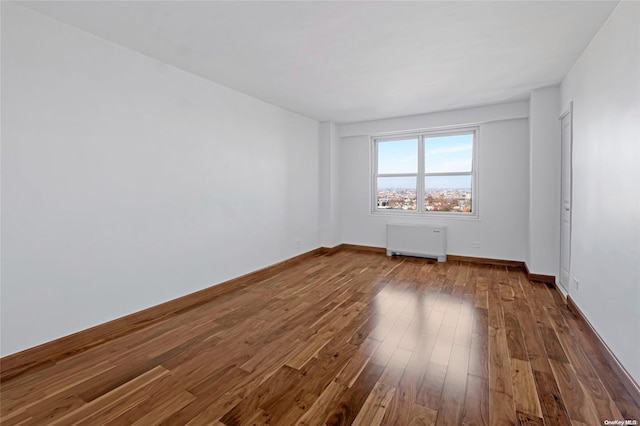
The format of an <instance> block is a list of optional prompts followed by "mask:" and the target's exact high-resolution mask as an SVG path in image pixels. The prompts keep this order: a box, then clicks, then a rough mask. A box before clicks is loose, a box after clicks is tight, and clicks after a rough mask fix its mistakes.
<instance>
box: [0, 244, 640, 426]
mask: <svg viewBox="0 0 640 426" xmlns="http://www.w3.org/2000/svg"><path fill="white" fill-rule="evenodd" d="M1 402H2V405H1V412H0V415H1V417H0V422H1V423H2V424H3V425H17V424H60V425H70V424H88V425H131V424H136V425H138V424H141V425H150V424H166V425H184V424H189V425H229V426H230V425H244V424H256V425H259V424H282V425H295V424H300V425H323V424H329V425H348V424H354V425H412V426H414V425H431V424H437V425H460V424H465V425H485V424H487V425H488V424H492V425H497V424H531V425H542V424H547V425H568V424H574V425H582V424H588V425H602V424H603V422H604V420H623V419H636V420H640V408H639V407H638V404H637V402H636V401H635V400H634V395H631V394H630V393H629V392H628V391H627V390H626V388H625V387H624V386H623V385H622V383H621V382H620V381H619V379H618V378H617V376H616V375H615V374H614V372H613V370H612V369H611V368H610V367H609V366H608V365H607V363H606V361H605V358H604V356H603V354H602V353H600V352H599V349H598V346H597V345H596V344H595V342H593V340H591V339H590V338H589V336H588V335H587V333H585V332H584V330H582V329H581V327H580V325H579V324H578V322H577V320H576V318H575V317H574V316H573V314H572V313H571V312H570V311H569V310H568V309H567V308H566V306H565V305H564V303H563V301H562V299H561V298H560V297H558V295H557V294H556V293H555V290H554V289H552V288H551V287H549V286H547V285H546V284H543V283H537V282H529V281H528V280H527V278H526V276H525V274H524V273H523V272H522V271H521V270H519V269H517V268H510V267H507V266H487V265H479V264H472V263H468V262H464V261H449V262H447V263H431V262H428V261H426V260H424V259H413V258H388V257H386V256H384V255H380V254H377V253H363V252H358V251H351V250H344V251H340V252H338V253H335V254H332V255H318V256H315V257H313V258H310V259H308V260H305V261H304V262H302V263H300V264H297V265H294V266H292V267H291V268H290V269H287V270H286V271H284V272H281V273H279V274H278V275H276V276H273V277H271V278H268V279H264V280H262V281H257V282H256V283H255V284H253V285H250V286H247V287H243V288H240V289H238V290H237V291H235V292H233V293H230V294H225V295H222V296H220V297H218V298H216V299H214V300H212V301H210V302H207V303H205V304H202V305H199V306H197V307H194V308H193V309H189V310H185V311H183V312H180V313H178V314H175V315H172V316H171V317H168V318H167V319H165V320H163V321H161V322H157V323H154V324H152V325H150V326H148V327H146V328H144V329H141V330H136V331H134V332H132V333H130V334H128V335H126V336H123V337H120V338H118V339H115V340H112V341H109V342H107V343H104V344H102V345H100V346H96V347H94V348H92V349H90V350H87V351H85V352H82V353H79V354H76V355H74V356H72V357H69V358H66V359H64V360H61V361H59V362H56V363H52V364H51V365H47V366H44V367H41V368H38V369H35V370H33V371H28V372H26V373H24V374H22V375H20V376H17V377H15V378H13V379H10V380H7V381H5V382H3V383H2V389H1Z"/></svg>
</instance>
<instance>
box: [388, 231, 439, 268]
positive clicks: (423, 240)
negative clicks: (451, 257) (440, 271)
mask: <svg viewBox="0 0 640 426" xmlns="http://www.w3.org/2000/svg"><path fill="white" fill-rule="evenodd" d="M398 254H402V255H406V256H417V257H428V258H435V259H438V262H446V261H447V227H446V226H441V225H406V224H388V225H387V256H393V255H398Z"/></svg>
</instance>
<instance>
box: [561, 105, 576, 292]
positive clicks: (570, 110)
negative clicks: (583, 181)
mask: <svg viewBox="0 0 640 426" xmlns="http://www.w3.org/2000/svg"><path fill="white" fill-rule="evenodd" d="M567 116H568V117H569V127H570V128H569V158H568V159H566V160H565V159H564V158H563V155H562V150H563V146H562V144H563V138H564V131H563V127H562V121H563V120H564V119H565V117H567ZM558 120H559V121H560V241H559V248H560V251H559V253H558V254H559V259H558V264H559V270H558V284H559V286H560V287H561V288H562V289H563V290H564V291H566V292H567V294H570V293H571V237H572V235H573V101H570V102H569V106H568V107H567V108H566V109H565V110H564V111H563V112H562V113H561V114H560V116H559V117H558ZM565 161H568V164H565ZM565 167H568V168H569V181H570V182H569V192H570V194H569V205H570V211H569V241H568V244H569V259H568V262H569V265H567V267H568V271H569V275H568V277H567V280H568V281H569V282H567V283H563V282H562V280H561V278H562V209H563V200H562V179H563V175H564V169H565ZM565 285H566V288H565Z"/></svg>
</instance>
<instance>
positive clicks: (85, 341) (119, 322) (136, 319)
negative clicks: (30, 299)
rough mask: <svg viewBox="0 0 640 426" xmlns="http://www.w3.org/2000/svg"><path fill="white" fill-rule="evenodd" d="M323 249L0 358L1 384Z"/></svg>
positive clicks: (292, 263)
mask: <svg viewBox="0 0 640 426" xmlns="http://www.w3.org/2000/svg"><path fill="white" fill-rule="evenodd" d="M323 253H325V250H324V249H323V248H317V249H315V250H311V251H309V252H306V253H302V254H300V255H298V256H294V257H292V258H290V259H286V260H283V261H282V262H278V263H275V264H273V265H271V266H267V267H265V268H262V269H259V270H257V271H254V272H250V273H248V274H245V275H242V276H240V277H237V278H233V279H231V280H228V281H225V282H222V283H220V284H217V285H213V286H211V287H207V288H205V289H203V290H200V291H197V292H195V293H190V294H187V295H186V296H182V297H179V298H177V299H173V300H170V301H168V302H165V303H162V304H160V305H156V306H152V307H150V308H148V309H144V310H142V311H138V312H134V313H132V314H130V315H127V316H124V317H121V318H117V319H114V320H112V321H109V322H106V323H104V324H100V325H97V326H95V327H91V328H88V329H86V330H82V331H79V332H77V333H73V334H70V335H68V336H64V337H61V338H59V339H56V340H53V341H51V342H47V343H43V344H41V345H38V346H34V347H32V348H29V349H25V350H23V351H20V352H17V353H15V354H11V355H7V356H5V357H3V358H0V382H3V381H5V380H8V379H11V378H12V377H16V376H18V375H20V374H22V373H24V372H26V371H27V370H31V369H34V368H37V367H39V366H42V365H48V364H51V363H52V362H56V361H59V360H61V359H64V358H66V357H69V356H71V355H75V354H77V353H79V352H83V351H86V350H87V349H91V348H92V347H95V346H97V345H99V344H101V343H104V342H107V341H110V340H113V339H116V338H118V337H121V336H123V335H125V334H128V333H131V332H133V331H136V330H138V329H141V328H143V327H146V326H148V325H150V324H153V323H156V322H158V321H160V320H163V319H166V318H169V317H171V316H173V315H176V314H178V313H180V312H183V311H185V310H187V309H191V308H193V307H195V306H198V305H201V304H203V303H206V302H208V301H210V300H213V299H215V298H216V297H220V296H222V295H225V294H229V293H231V292H234V291H236V290H238V289H241V288H243V287H246V286H247V285H249V284H250V283H251V282H253V281H259V280H262V279H265V278H268V277H270V276H273V275H275V274H277V273H279V272H281V271H283V270H285V269H287V268H289V267H291V266H292V265H295V264H297V263H300V262H301V261H303V260H305V259H308V258H310V257H313V256H316V255H319V254H323Z"/></svg>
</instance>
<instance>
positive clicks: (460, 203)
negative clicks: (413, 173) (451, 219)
mask: <svg viewBox="0 0 640 426" xmlns="http://www.w3.org/2000/svg"><path fill="white" fill-rule="evenodd" d="M424 209H425V211H436V212H464V213H471V176H426V177H425V178H424Z"/></svg>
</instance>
